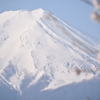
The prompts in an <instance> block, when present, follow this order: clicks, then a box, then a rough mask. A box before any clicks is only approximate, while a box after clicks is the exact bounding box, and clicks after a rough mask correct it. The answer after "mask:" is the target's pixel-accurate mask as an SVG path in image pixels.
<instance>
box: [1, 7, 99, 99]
mask: <svg viewBox="0 0 100 100" xmlns="http://www.w3.org/2000/svg"><path fill="white" fill-rule="evenodd" d="M97 53H98V49H97V44H96V42H94V41H93V40H91V39H90V38H89V37H87V36H85V35H83V34H82V33H80V32H79V31H77V30H76V29H74V28H73V27H71V26H69V25H68V24H66V23H64V22H63V21H61V20H60V19H59V18H57V17H55V16H54V15H53V14H51V13H48V12H46V11H44V10H43V9H37V10H34V11H28V10H19V11H7V12H4V13H1V14H0V84H1V87H2V84H3V85H5V86H7V87H9V89H10V90H11V91H15V92H17V94H18V95H17V97H18V99H21V100H56V99H57V96H58V95H61V94H60V93H59V92H58V91H60V92H64V91H65V88H66V90H69V94H68V95H67V97H68V98H67V97H66V96H65V94H62V95H61V96H60V97H62V96H63V95H64V96H63V99H62V98H58V100H74V99H75V98H76V99H77V100H83V98H85V96H88V95H89V96H92V95H91V92H90V93H89V94H88V93H87V94H88V95H86V94H85V95H84V94H83V93H84V91H85V90H84V88H82V86H85V87H86V85H85V84H91V83H93V82H94V80H97V81H96V83H95V82H94V83H93V84H94V85H95V86H97V87H96V88H97V89H98V90H95V88H94V90H95V91H96V92H95V93H96V94H97V95H98V96H96V99H95V100H99V99H100V96H99V94H100V91H99V90H100V88H98V87H99V85H97V84H98V82H100V77H99V74H100V72H99V69H100V67H99V65H100V64H99V62H98V61H97V59H96V56H95V54H97ZM75 69H79V70H81V71H82V72H81V73H80V75H77V74H76V72H75ZM85 79H86V80H85ZM75 84H76V85H75ZM78 84H79V85H78ZM82 84H83V85H82ZM74 85H75V86H74ZM81 85H82V86H81ZM64 87H65V88H64ZM69 87H74V88H73V89H74V91H75V89H76V87H77V88H79V87H80V88H79V89H80V90H81V91H82V93H81V94H80V96H77V94H76V95H73V96H72V94H71V92H72V93H73V90H72V89H69ZM92 87H93V86H91V87H89V89H91V88H92ZM82 89H83V90H82ZM76 91H77V90H76ZM98 91H99V93H98ZM67 92H68V91H67ZM88 92H89V91H88ZM0 93H2V91H0ZM11 93H12V92H11ZM37 93H38V94H37ZM53 93H54V94H55V96H54V94H53ZM77 93H78V94H79V93H80V91H77ZM92 93H94V92H92ZM19 94H20V97H19ZM74 94H75V93H74ZM82 96H83V97H82ZM15 97H16V96H15ZM58 97H59V96H58ZM55 98H56V99H55ZM66 98H67V99H66ZM98 98H99V99H98ZM2 100H6V99H2ZM11 100H13V99H11ZM14 100H15V99H14ZM93 100H94V99H93Z"/></svg>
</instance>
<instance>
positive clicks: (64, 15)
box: [0, 0, 100, 39]
mask: <svg viewBox="0 0 100 100" xmlns="http://www.w3.org/2000/svg"><path fill="white" fill-rule="evenodd" d="M37 8H42V9H44V10H46V11H49V12H52V13H53V14H54V15H55V16H57V17H59V18H60V19H62V20H63V21H65V22H66V23H67V24H69V25H71V26H73V27H74V28H76V29H77V30H79V31H81V32H82V33H84V34H87V35H89V36H90V37H93V38H94V39H100V24H98V23H96V22H94V21H92V20H91V19H90V14H91V13H92V11H93V7H92V6H89V5H88V4H86V3H84V2H82V1H80V0H0V13H2V12H4V11H9V10H21V9H28V10H35V9H37Z"/></svg>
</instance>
